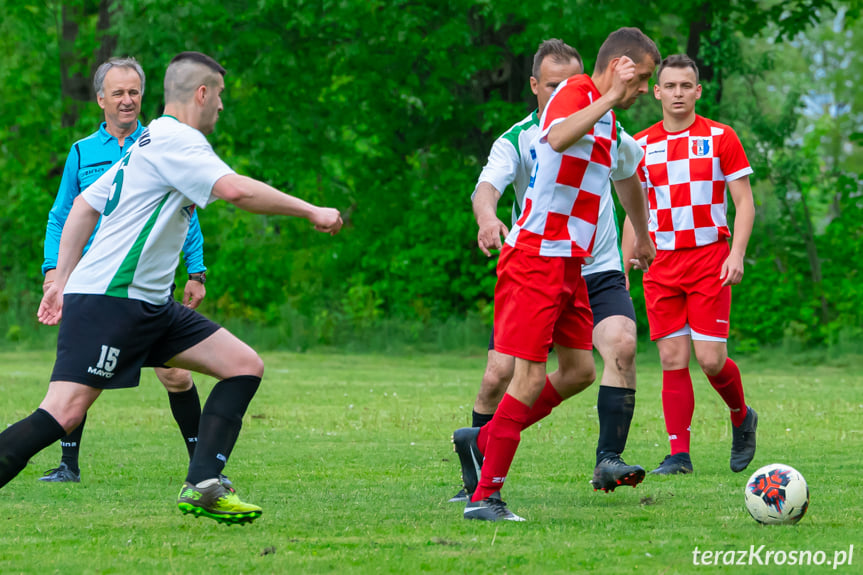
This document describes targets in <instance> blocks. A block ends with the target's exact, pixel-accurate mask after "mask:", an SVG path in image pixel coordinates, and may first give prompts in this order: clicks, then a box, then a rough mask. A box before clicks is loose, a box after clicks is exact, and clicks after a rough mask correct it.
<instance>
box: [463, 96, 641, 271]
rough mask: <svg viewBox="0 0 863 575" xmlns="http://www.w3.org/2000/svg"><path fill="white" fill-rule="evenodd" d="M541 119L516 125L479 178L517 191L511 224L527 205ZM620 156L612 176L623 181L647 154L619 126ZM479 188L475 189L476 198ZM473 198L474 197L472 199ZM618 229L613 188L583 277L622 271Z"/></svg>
mask: <svg viewBox="0 0 863 575" xmlns="http://www.w3.org/2000/svg"><path fill="white" fill-rule="evenodd" d="M540 131H541V130H540V129H539V117H538V116H537V114H536V111H534V112H532V113H531V114H530V115H529V116H527V117H526V118H524V119H523V120H521V121H520V122H517V123H515V124H513V126H512V127H511V128H510V129H509V130H507V131H506V132H504V133H503V135H501V136H500V137H499V138H498V139H497V140H495V142H494V144H493V145H492V147H491V152H490V153H489V156H488V162H487V163H486V165H485V166H484V167H483V169H482V172H481V173H480V175H479V180H478V181H477V185H479V183H481V182H487V183H489V184H491V185H492V186H494V188H495V189H496V190H498V191H499V192H500V193H501V194H502V193H503V192H504V190H506V187H507V186H508V185H510V184H512V187H513V190H514V191H515V201H514V202H513V205H512V224H513V225H514V224H515V222H516V221H517V220H518V218H519V216H520V215H521V208H522V206H523V204H524V194H525V192H526V191H527V187H528V185H530V175H531V173H532V172H533V165H534V162H535V161H536V157H535V155H532V154H531V150H532V148H533V146H532V144H533V141H534V140H535V139H536V138H538V137H539V134H540ZM618 133H619V134H620V138H619V140H618V147H617V154H618V159H617V161H618V165H617V168H616V169H615V171H614V172H613V173H612V178H613V179H615V180H621V179H625V178H628V177H630V176H632V175H633V174H634V173H635V171H636V170H637V168H638V164H639V162H640V161H641V157H642V156H643V155H644V151H643V150H642V149H641V146H639V145H638V144H637V143H636V142H635V140H634V139H632V137H631V136H630V135H629V134H627V133H625V132H624V131H623V129H622V127H621V126H620V124H618ZM475 194H476V189H474V195H475ZM472 198H473V195H471V199H472ZM618 237H619V230H618V228H617V217H616V215H615V211H614V201H613V200H612V198H611V191H610V189H608V190H606V193H604V194H603V195H602V200H601V201H600V204H599V220H598V222H597V227H596V239H595V240H594V246H593V258H592V263H589V264H586V265H585V266H584V267H582V275H590V274H594V273H599V272H604V271H609V270H616V271H620V272H622V271H623V258H622V255H621V252H620V243H619V242H618Z"/></svg>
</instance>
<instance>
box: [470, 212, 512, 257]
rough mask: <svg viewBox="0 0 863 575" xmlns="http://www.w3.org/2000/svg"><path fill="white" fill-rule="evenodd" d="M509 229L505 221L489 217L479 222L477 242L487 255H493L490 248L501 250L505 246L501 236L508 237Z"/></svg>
mask: <svg viewBox="0 0 863 575" xmlns="http://www.w3.org/2000/svg"><path fill="white" fill-rule="evenodd" d="M508 234H509V230H508V229H507V228H506V226H505V225H504V223H503V222H502V221H500V220H499V219H497V218H494V219H492V218H489V219H488V220H483V221H482V222H479V233H478V234H477V235H476V243H477V245H478V246H479V249H480V250H482V253H484V254H485V255H486V257H491V251H490V250H500V248H501V247H503V243H502V242H501V237H502V238H503V239H506V236H507V235H508Z"/></svg>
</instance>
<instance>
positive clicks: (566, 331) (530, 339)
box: [464, 28, 660, 521]
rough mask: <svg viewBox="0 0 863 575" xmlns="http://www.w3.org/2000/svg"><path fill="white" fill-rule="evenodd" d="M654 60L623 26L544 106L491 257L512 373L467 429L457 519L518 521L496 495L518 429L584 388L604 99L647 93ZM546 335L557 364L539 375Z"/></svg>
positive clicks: (626, 187) (642, 247)
mask: <svg viewBox="0 0 863 575" xmlns="http://www.w3.org/2000/svg"><path fill="white" fill-rule="evenodd" d="M659 60H660V56H659V51H658V50H657V49H656V45H655V44H654V43H653V41H652V40H650V39H649V38H648V37H647V36H645V35H644V34H643V33H642V32H641V31H640V30H638V29H636V28H621V29H620V30H617V31H616V32H613V33H612V34H611V35H609V37H608V38H607V39H606V40H605V42H604V43H603V45H602V47H601V48H600V50H599V54H598V55H597V58H596V68H595V71H594V73H593V76H591V77H588V76H585V75H579V76H575V77H573V78H570V79H568V80H567V81H565V82H563V83H562V84H561V85H560V86H559V87H558V89H557V90H556V91H555V93H554V95H553V96H552V98H551V100H550V101H549V103H548V105H547V106H546V108H545V111H544V112H543V116H542V119H541V120H540V127H541V128H542V130H543V131H542V132H541V134H540V136H539V138H538V139H537V140H535V141H534V144H533V148H534V150H535V153H536V163H535V165H534V172H533V175H532V176H531V184H530V186H529V187H528V189H527V192H526V193H525V204H524V209H523V212H522V216H521V218H519V220H518V222H517V223H516V225H515V226H514V227H513V230H512V231H511V232H510V233H509V235H507V238H506V245H505V246H504V248H503V250H502V251H501V254H500V258H499V260H498V266H497V271H498V281H497V285H496V287H495V317H494V325H495V333H494V340H495V349H497V350H498V351H499V352H501V353H504V354H507V355H511V356H514V357H515V358H516V359H515V372H514V375H513V378H512V381H511V382H510V384H509V388H508V389H507V393H506V394H504V396H503V399H502V400H501V402H500V404H499V405H498V408H497V411H496V412H495V414H494V417H493V418H492V420H491V422H489V423H488V424H487V425H485V426H484V427H482V428H481V429H480V431H479V435H478V436H477V445H478V447H479V450H480V451H481V453H482V454H483V455H484V456H485V459H484V462H483V465H482V474H481V477H480V480H479V485H478V486H477V488H476V490H475V491H474V493H473V495H472V497H471V501H470V502H469V503H468V504H467V506H466V507H465V510H464V517H465V518H466V519H481V520H488V521H495V520H498V519H507V520H521V518H520V517H518V516H517V515H515V514H513V513H512V512H511V511H509V509H507V508H506V505H505V504H504V503H503V502H502V501H501V499H500V494H499V491H500V489H501V487H502V486H503V483H504V481H505V479H506V475H507V473H508V471H509V467H510V465H511V464H512V460H513V457H514V456H515V451H516V449H517V447H518V443H519V441H520V439H521V431H522V430H523V429H525V428H526V427H528V426H530V425H532V424H533V423H536V422H537V421H539V420H541V419H542V418H544V417H545V416H547V415H548V414H549V413H551V410H552V409H553V408H554V407H556V406H557V405H559V404H560V403H561V402H562V401H563V400H564V399H566V398H567V397H569V396H570V395H572V394H573V393H575V392H576V391H578V390H580V389H582V388H583V387H584V385H583V378H582V377H581V375H580V374H581V373H583V372H584V367H585V366H586V365H587V366H590V370H591V371H593V369H594V368H593V355H592V347H593V345H592V332H593V317H592V313H591V310H590V305H589V302H588V298H587V288H586V285H585V282H584V278H583V277H582V276H581V265H582V263H583V261H584V258H585V257H589V256H590V253H591V249H592V247H593V240H594V235H595V232H596V221H597V217H598V214H599V201H600V199H601V197H602V194H603V193H608V192H604V190H608V179H609V178H612V177H613V176H614V171H615V169H616V168H617V167H618V166H617V157H616V156H617V146H613V145H612V144H613V143H614V140H615V139H616V125H615V118H614V113H613V112H612V111H611V109H612V108H613V107H617V106H619V107H622V108H628V107H629V106H631V105H632V104H633V103H634V102H635V99H636V98H637V97H638V96H639V95H641V94H644V93H646V92H647V82H648V79H649V78H650V76H651V75H652V74H653V71H654V69H655V68H656V65H657V63H658V62H659ZM579 111H581V112H582V113H580V114H576V112H579ZM585 111H589V112H590V113H587V114H586V113H584V112H585ZM630 174H631V175H630V176H629V177H623V176H622V175H621V176H619V179H620V181H616V182H615V187H616V190H617V193H618V196H619V197H620V200H621V203H622V204H623V207H624V208H625V209H626V210H627V212H629V213H631V214H632V217H633V221H634V222H635V230H636V231H637V232H638V239H639V240H640V241H639V242H638V244H637V246H636V254H635V255H636V257H637V258H638V259H639V261H640V263H641V264H642V265H645V266H646V265H648V264H649V263H650V262H651V261H652V260H653V257H654V255H655V250H654V247H653V244H652V242H651V241H650V236H649V234H648V230H647V214H646V209H645V206H644V203H643V201H642V198H641V189H640V183H639V181H638V176H637V174H632V173H631V172H630ZM552 343H554V346H555V351H556V352H557V356H558V365H559V369H558V370H557V371H555V372H554V373H552V374H549V375H548V376H547V375H546V360H547V358H548V348H549V346H550V345H551V344H552ZM574 374H578V377H573V375H574Z"/></svg>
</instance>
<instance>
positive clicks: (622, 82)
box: [609, 56, 638, 106]
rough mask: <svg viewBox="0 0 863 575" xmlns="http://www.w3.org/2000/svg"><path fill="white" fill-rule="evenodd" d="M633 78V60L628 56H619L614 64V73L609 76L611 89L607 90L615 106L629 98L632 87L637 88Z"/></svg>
mask: <svg viewBox="0 0 863 575" xmlns="http://www.w3.org/2000/svg"><path fill="white" fill-rule="evenodd" d="M634 78H635V62H633V61H632V59H631V58H630V57H629V56H621V57H620V59H619V60H618V61H617V62H616V63H615V65H614V75H613V76H612V77H611V89H610V90H609V95H610V96H611V98H612V100H613V101H614V104H615V106H616V105H618V104H620V103H621V102H624V101H626V100H627V99H629V97H630V96H632V90H633V89H635V90H637V89H638V83H637V82H633V79H634ZM633 84H634V86H633Z"/></svg>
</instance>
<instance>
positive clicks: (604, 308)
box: [584, 270, 635, 327]
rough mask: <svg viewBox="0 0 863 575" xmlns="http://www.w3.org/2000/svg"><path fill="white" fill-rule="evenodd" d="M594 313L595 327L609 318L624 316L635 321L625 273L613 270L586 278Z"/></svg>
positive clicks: (591, 307)
mask: <svg viewBox="0 0 863 575" xmlns="http://www.w3.org/2000/svg"><path fill="white" fill-rule="evenodd" d="M584 281H585V282H587V295H588V297H589V298H590V309H591V310H592V311H593V327H596V326H598V325H599V323H600V322H601V321H602V320H604V319H605V318H607V317H611V316H613V315H622V316H625V317H628V318H629V319H631V320H632V321H635V307H633V305H632V298H631V297H630V296H629V292H628V291H627V289H626V276H625V275H623V272H619V271H616V270H611V271H607V272H599V273H595V274H590V275H587V276H584Z"/></svg>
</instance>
